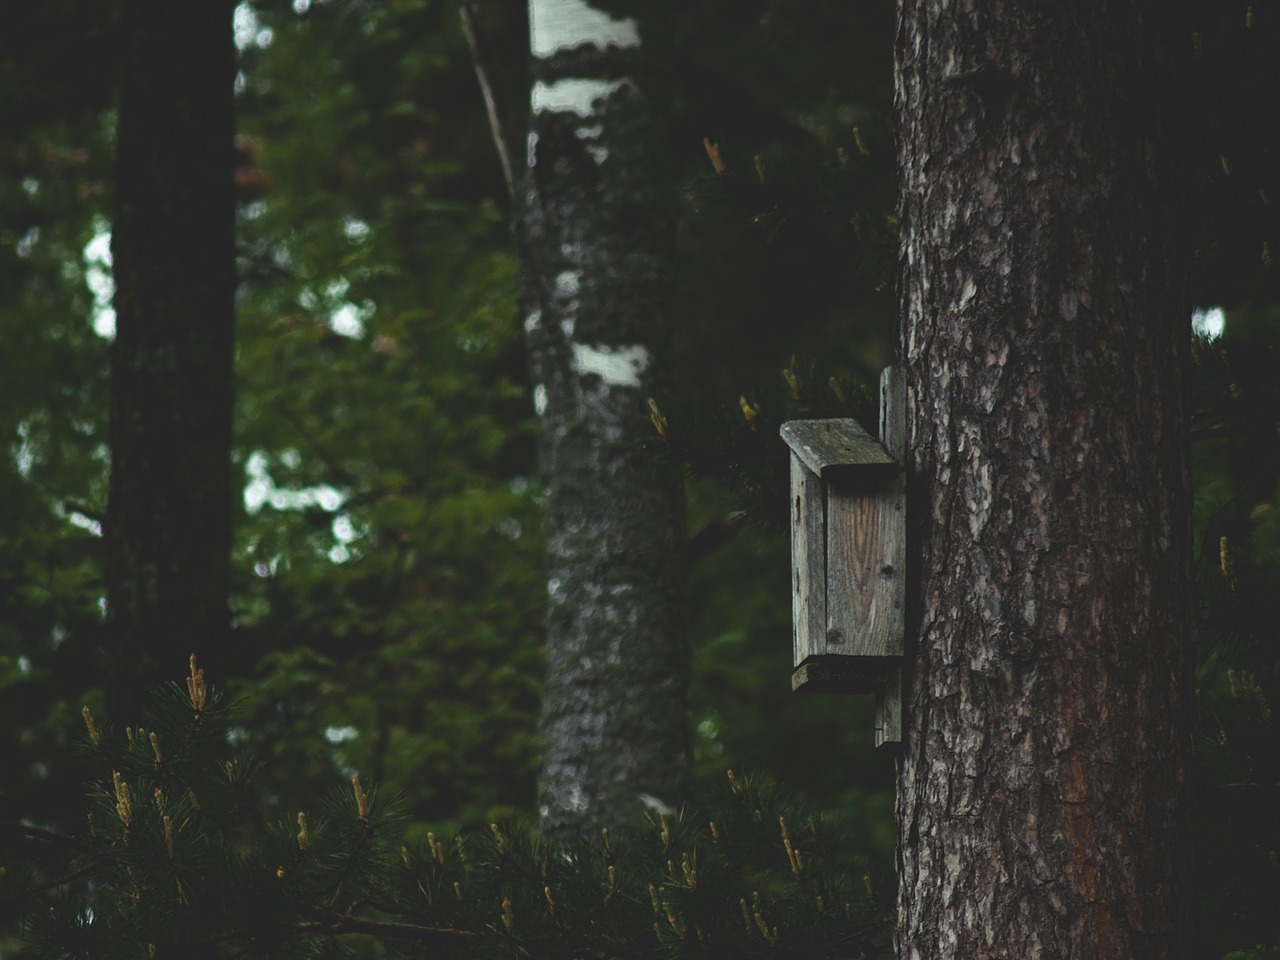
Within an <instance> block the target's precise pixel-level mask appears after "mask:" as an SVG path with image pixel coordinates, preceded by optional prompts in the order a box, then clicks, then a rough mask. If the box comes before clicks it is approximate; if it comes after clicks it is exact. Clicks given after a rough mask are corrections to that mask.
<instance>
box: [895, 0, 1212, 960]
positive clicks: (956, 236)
mask: <svg viewBox="0 0 1280 960" xmlns="http://www.w3.org/2000/svg"><path fill="white" fill-rule="evenodd" d="M1175 29H1176V18H1175V17H1174V16H1173V14H1172V13H1171V12H1169V11H1168V10H1167V9H1166V8H1165V6H1164V5H1162V4H1158V3H1155V2H1149V0H1130V2H1119V0H1087V2H1083V3H1072V4H1056V5H1055V4H1044V3H1038V2H1031V0H1010V2H1004V3H1000V4H975V3H972V2H948V0H900V3H899V34H898V74H897V108H898V117H899V127H898V129H899V144H900V157H899V159H900V169H901V196H902V200H901V204H902V207H901V210H902V218H901V219H902V228H903V243H902V257H903V264H902V266H903V271H904V282H903V289H902V297H903V302H902V311H903V353H904V358H905V361H906V366H907V371H908V391H909V415H908V416H909V423H910V426H909V434H910V439H909V449H910V453H909V458H910V471H909V482H910V485H911V497H912V501H911V510H912V516H913V517H914V518H916V523H917V526H916V529H915V530H914V531H913V538H914V539H913V543H914V545H915V546H914V548H913V549H914V550H915V557H914V561H915V563H914V566H915V571H914V574H915V577H914V582H915V587H914V593H915V597H914V602H913V613H914V623H913V624H912V626H911V627H910V628H909V631H908V636H909V639H911V640H912V641H913V643H914V650H913V652H911V654H910V659H909V661H908V662H909V664H911V666H912V671H913V675H912V678H911V696H910V708H909V713H908V736H907V745H906V750H905V754H904V758H903V762H902V765H901V770H900V781H899V829H900V848H899V858H900V864H899V870H900V891H899V927H898V948H899V951H898V952H899V956H900V957H903V958H911V960H914V958H928V960H939V958H963V960H972V958H975V957H989V958H994V957H1010V958H1015V957H1016V958H1026V957H1037V958H1044V960H1048V958H1059V957H1061V958H1066V957H1072V958H1076V957H1078V958H1086V957H1087V958H1121V957H1123V958H1126V960H1141V958H1168V957H1181V956H1186V955H1188V950H1189V937H1188V924H1189V920H1190V917H1191V912H1192V911H1191V900H1190V898H1189V890H1188V872H1187V871H1188V859H1189V857H1188V851H1187V849H1186V847H1187V797H1188V791H1187V782H1186V777H1187V766H1188V759H1189V750H1190V732H1189V728H1190V723H1189V721H1190V716H1189V714H1190V710H1191V707H1192V700H1191V696H1192V687H1191V673H1190V670H1191V658H1190V655H1189V653H1190V652H1189V646H1190V622H1191V621H1190V610H1189V598H1190V595H1191V579H1190V572H1189V571H1190V559H1189V558H1190V544H1191V537H1190V529H1189V528H1190V521H1189V516H1190V509H1189V508H1190V494H1189V470H1188V439H1187V430H1188V427H1187V416H1188V412H1187V403H1186V399H1185V393H1186V391H1185V385H1184V381H1183V378H1184V370H1185V367H1186V356H1185V352H1186V351H1185V347H1186V343H1187V340H1188V336H1189V329H1188V328H1189V315H1190V309H1189V305H1188V304H1187V302H1186V300H1185V298H1184V288H1183V276H1184V272H1185V271H1184V262H1183V249H1184V243H1183V238H1182V236H1181V233H1180V228H1179V224H1178V222H1177V217H1176V215H1175V213H1174V209H1173V205H1174V204H1175V203H1177V201H1178V199H1179V194H1178V191H1177V190H1176V183H1175V180H1174V171H1173V170H1171V162H1170V161H1171V159H1172V158H1173V157H1174V156H1175V155H1176V153H1177V151H1178V147H1177V144H1176V142H1173V138H1172V137H1171V129H1170V122H1169V121H1170V117H1171V101H1172V98H1173V96H1174V90H1175V84H1174V82H1173V81H1174V77H1173V73H1172V71H1171V64H1170V60H1171V59H1172V54H1171V51H1172V50H1173V41H1174V37H1175ZM1177 39H1178V41H1179V42H1180V41H1181V39H1182V38H1181V37H1178V38H1177Z"/></svg>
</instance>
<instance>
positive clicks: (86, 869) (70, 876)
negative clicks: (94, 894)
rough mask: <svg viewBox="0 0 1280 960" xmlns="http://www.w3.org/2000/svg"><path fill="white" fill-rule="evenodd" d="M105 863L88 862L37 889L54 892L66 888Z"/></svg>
mask: <svg viewBox="0 0 1280 960" xmlns="http://www.w3.org/2000/svg"><path fill="white" fill-rule="evenodd" d="M106 863H107V861H105V860H90V861H89V862H88V863H86V864H85V865H84V866H81V867H77V868H76V869H74V870H71V871H69V872H67V873H64V874H63V875H62V876H60V877H54V878H53V879H52V880H46V881H45V882H44V883H42V884H40V886H39V887H38V888H37V889H39V890H56V889H57V888H58V887H62V886H66V885H67V884H68V883H70V882H71V881H72V880H79V879H80V878H81V877H83V876H84V875H85V874H88V873H92V872H93V871H94V870H97V869H98V868H99V867H102V866H105V865H106Z"/></svg>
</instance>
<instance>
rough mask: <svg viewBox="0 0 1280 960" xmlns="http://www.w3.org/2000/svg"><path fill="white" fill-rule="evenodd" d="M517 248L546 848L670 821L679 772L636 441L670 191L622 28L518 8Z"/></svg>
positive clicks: (682, 696)
mask: <svg viewBox="0 0 1280 960" xmlns="http://www.w3.org/2000/svg"><path fill="white" fill-rule="evenodd" d="M530 20H531V26H532V41H533V52H534V62H533V79H534V88H533V92H532V108H533V109H532V119H531V123H530V134H529V141H528V150H527V154H528V159H527V163H528V171H527V175H526V186H525V195H524V198H523V210H522V213H521V229H520V233H521V239H522V246H523V248H524V254H525V261H526V262H525V264H524V270H525V276H526V281H527V286H528V290H529V295H528V297H527V301H528V310H529V313H528V315H527V318H526V321H525V329H526V331H527V337H528V345H529V352H530V356H531V363H532V370H533V381H534V398H535V404H536V406H537V410H538V413H539V416H540V422H541V453H542V467H543V473H544V483H545V487H546V534H547V592H548V596H549V601H548V615H547V661H548V663H547V682H546V688H545V693H544V706H543V713H542V723H541V747H542V765H541V774H540V783H539V806H540V813H541V818H542V826H543V831H544V833H545V834H546V835H547V836H549V837H553V838H555V837H565V836H569V835H572V834H575V833H578V834H582V833H590V832H593V831H594V830H595V829H597V828H598V827H600V826H606V825H608V824H610V823H617V822H619V821H620V820H621V819H622V818H624V817H626V816H628V815H629V814H631V813H634V812H636V811H638V810H639V808H640V807H641V806H642V805H643V804H646V803H648V804H650V805H653V804H655V803H658V804H663V805H674V804H677V803H678V802H679V801H680V799H681V797H682V795H683V793H684V789H685V786H686V781H687V778H688V771H689V763H690V753H691V747H690V741H691V734H690V727H689V707H688V684H689V668H690V664H689V649H688V640H687V637H686V633H685V628H684V617H685V613H684V610H685V604H684V598H683V594H682V581H683V572H682V567H683V563H682V560H681V551H682V549H683V543H684V540H685V530H684V526H685V522H684V506H683V491H682V485H681V481H680V476H679V473H678V471H677V470H676V468H675V465H674V464H672V463H670V462H667V461H666V460H665V459H664V458H663V456H662V451H661V447H660V444H658V443H657V442H656V441H657V439H658V438H657V437H656V435H655V433H654V430H653V427H652V425H651V424H650V422H649V419H648V416H647V411H646V399H647V397H649V396H650V395H651V394H652V393H653V390H654V384H655V378H656V377H657V376H658V371H659V370H660V369H661V366H662V351H663V344H664V340H665V333H666V324H667V317H668V312H669V310H668V302H667V301H668V296H669V293H670V290H671V275H672V258H673V248H674V222H675V218H674V202H675V185H674V182H673V176H672V172H671V169H670V159H669V156H668V153H667V149H666V146H667V143H668V138H667V136H666V133H665V130H664V125H663V116H662V114H663V107H664V101H663V99H662V96H661V92H660V89H659V86H658V83H657V79H656V75H655V73H654V71H653V70H652V69H651V68H650V66H649V64H647V63H646V61H645V57H644V54H643V51H642V49H641V47H640V39H639V37H640V35H639V30H638V25H637V24H636V23H635V21H632V20H628V19H618V18H615V17H612V16H610V15H609V14H607V13H604V12H603V11H600V10H598V9H596V8H594V7H591V6H589V5H588V4H586V3H584V2H582V0H532V2H531V3H530Z"/></svg>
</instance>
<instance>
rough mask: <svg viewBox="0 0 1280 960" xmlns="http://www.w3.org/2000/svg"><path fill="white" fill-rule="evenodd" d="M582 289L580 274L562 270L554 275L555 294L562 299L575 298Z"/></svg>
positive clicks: (575, 271) (574, 271)
mask: <svg viewBox="0 0 1280 960" xmlns="http://www.w3.org/2000/svg"><path fill="white" fill-rule="evenodd" d="M580 289H582V274H581V273H580V272H579V271H577V270H564V271H562V272H561V273H558V274H556V293H557V294H558V295H559V296H562V297H576V296H577V295H578V291H579V290H580Z"/></svg>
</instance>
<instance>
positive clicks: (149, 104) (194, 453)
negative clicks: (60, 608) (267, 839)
mask: <svg viewBox="0 0 1280 960" xmlns="http://www.w3.org/2000/svg"><path fill="white" fill-rule="evenodd" d="M123 9H124V16H125V25H124V32H123V36H124V38H125V44H126V49H125V56H124V63H123V71H122V72H123V77H122V85H121V93H120V118H119V132H118V148H117V149H118V161H117V162H118V169H117V213H116V220H115V224H114V227H113V231H112V257H113V267H114V272H115V281H116V297H115V308H116V339H115V343H114V345H113V347H112V354H111V432H110V440H111V480H110V490H109V499H108V507H107V523H106V531H105V533H106V554H107V662H108V675H107V693H108V707H109V709H110V712H111V714H112V716H113V717H114V718H115V719H116V720H118V721H121V722H123V721H126V720H129V721H132V720H136V719H137V712H138V709H139V706H140V699H141V697H142V695H143V693H144V692H145V691H146V689H147V688H149V687H150V686H152V685H154V684H155V683H157V682H159V681H161V680H174V681H179V680H181V678H182V676H183V674H184V673H185V672H186V660H187V657H188V656H189V655H190V654H191V652H193V651H195V652H197V653H199V654H201V655H202V656H204V657H210V658H212V657H215V656H216V655H218V654H219V653H221V652H222V647H223V645H224V644H225V643H226V636H227V630H228V623H227V592H228V580H229V564H230V543H231V505H232V490H231V476H230V462H229V455H230V446H231V370H232V336H233V320H234V308H233V302H232V301H233V296H234V293H235V272H234V269H235V268H234V239H233V232H234V223H235V221H234V218H235V199H234V195H233V186H232V172H233V169H234V166H233V163H234V161H233V143H232V141H233V137H234V131H233V123H232V97H233V91H232V81H233V75H234V54H235V48H234V46H233V43H232V33H231V10H232V4H231V3H230V2H226V0H223V2H206V3H195V4H175V3H172V2H169V0H129V2H126V3H125V4H124V8H123Z"/></svg>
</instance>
